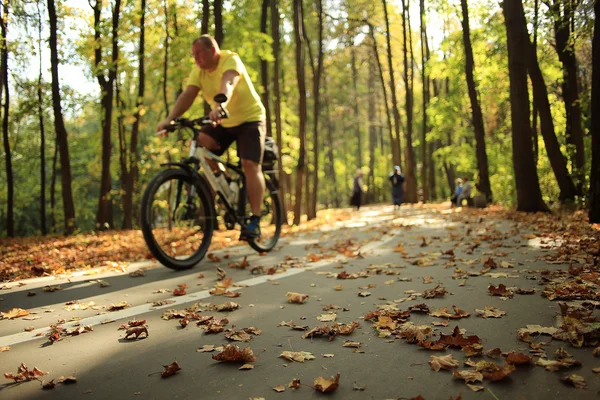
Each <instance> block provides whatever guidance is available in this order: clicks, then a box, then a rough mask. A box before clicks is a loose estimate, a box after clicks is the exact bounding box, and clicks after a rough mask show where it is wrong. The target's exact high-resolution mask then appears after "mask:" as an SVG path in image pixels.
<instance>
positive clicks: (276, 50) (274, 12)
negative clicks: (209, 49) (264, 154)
mask: <svg viewBox="0 0 600 400" xmlns="http://www.w3.org/2000/svg"><path fill="white" fill-rule="evenodd" d="M271 37H272V38H273V108H274V112H275V132H276V137H277V139H276V140H277V147H278V148H279V155H278V157H279V158H278V160H277V161H278V162H277V168H278V169H279V197H280V199H281V207H282V212H283V223H284V224H286V225H287V223H288V220H287V202H286V198H287V187H288V185H287V182H286V179H285V176H286V175H285V171H284V170H283V163H282V160H281V151H282V149H283V132H282V128H281V88H280V85H279V82H280V81H279V75H280V68H279V65H280V43H279V42H280V38H279V37H280V34H279V0H271Z"/></svg>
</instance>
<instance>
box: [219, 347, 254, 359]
mask: <svg viewBox="0 0 600 400" xmlns="http://www.w3.org/2000/svg"><path fill="white" fill-rule="evenodd" d="M212 358H213V360H217V361H233V362H244V363H250V362H254V361H256V357H255V356H254V353H253V352H252V348H251V347H250V346H248V347H246V348H244V349H243V350H240V348H239V347H237V346H235V345H232V344H230V345H227V346H225V347H224V348H223V351H221V352H220V353H219V354H216V355H214V356H212Z"/></svg>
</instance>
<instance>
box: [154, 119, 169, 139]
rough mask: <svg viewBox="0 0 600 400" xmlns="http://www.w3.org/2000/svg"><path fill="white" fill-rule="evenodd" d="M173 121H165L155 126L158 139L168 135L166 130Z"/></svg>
mask: <svg viewBox="0 0 600 400" xmlns="http://www.w3.org/2000/svg"><path fill="white" fill-rule="evenodd" d="M172 122H173V121H172V120H170V119H165V120H163V121H161V122H159V123H158V125H157V126H156V134H157V135H158V137H161V138H163V137H165V136H168V135H169V130H168V129H167V128H168V127H169V126H170V125H171V123H172Z"/></svg>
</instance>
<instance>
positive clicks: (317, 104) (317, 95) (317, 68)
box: [307, 0, 360, 219]
mask: <svg viewBox="0 0 600 400" xmlns="http://www.w3.org/2000/svg"><path fill="white" fill-rule="evenodd" d="M315 5H316V7H317V10H316V13H317V19H318V23H317V54H316V60H314V61H313V58H312V57H311V61H310V62H311V66H312V69H313V90H312V92H313V149H314V151H313V174H312V188H313V190H312V193H311V196H310V204H308V213H307V216H308V219H313V218H315V217H316V216H317V197H318V193H319V155H320V153H321V152H320V151H319V150H320V147H319V120H320V116H321V107H322V105H321V92H320V90H321V75H322V74H323V1H322V0H316V2H315ZM308 45H309V46H310V42H309V43H308ZM315 64H316V65H315ZM357 125H358V124H357ZM359 151H360V150H359Z"/></svg>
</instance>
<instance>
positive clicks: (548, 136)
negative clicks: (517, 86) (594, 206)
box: [515, 5, 577, 202]
mask: <svg viewBox="0 0 600 400" xmlns="http://www.w3.org/2000/svg"><path fill="white" fill-rule="evenodd" d="M516 13H517V14H516V15H515V18H517V19H516V21H515V23H518V24H520V27H519V30H518V31H516V32H515V34H517V33H521V34H523V33H527V21H526V20H525V13H524V11H523V6H522V5H520V6H518V7H517V10H516ZM519 40H520V41H522V42H523V46H524V50H525V53H524V54H523V55H524V56H525V57H524V58H525V62H526V65H527V70H528V72H529V76H530V77H531V83H532V88H533V101H534V104H535V106H534V109H536V110H538V111H539V114H540V123H541V128H542V129H541V131H542V137H543V139H544V143H545V145H546V153H547V154H548V159H549V161H550V165H551V166H552V170H553V171H554V176H555V177H556V181H557V182H558V186H559V188H560V201H561V202H564V201H566V200H569V201H572V200H574V199H575V196H576V195H577V190H576V188H575V185H574V183H573V179H571V176H570V175H569V171H568V169H567V165H566V163H565V158H564V156H563V154H562V152H561V151H560V144H559V142H558V139H557V138H556V134H555V132H554V122H553V119H552V113H551V111H550V102H549V100H548V90H547V89H546V83H545V82H544V76H543V75H542V71H541V69H540V66H539V64H538V60H537V55H536V51H535V46H533V45H532V44H531V42H530V41H529V35H528V34H527V36H525V37H522V38H519ZM535 139H537V137H536V135H532V140H535ZM532 149H533V151H534V153H533V154H534V164H536V162H535V160H536V157H535V147H532Z"/></svg>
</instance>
